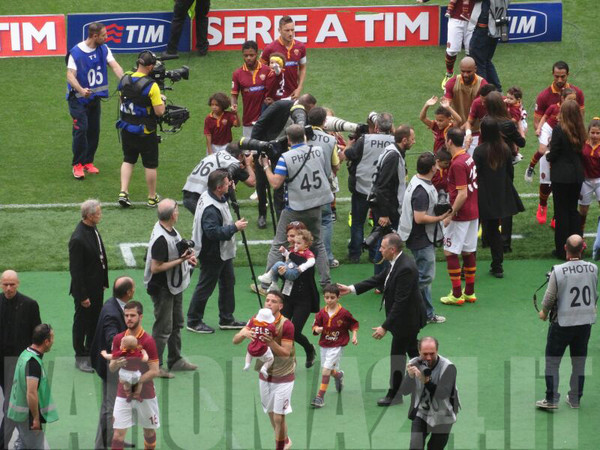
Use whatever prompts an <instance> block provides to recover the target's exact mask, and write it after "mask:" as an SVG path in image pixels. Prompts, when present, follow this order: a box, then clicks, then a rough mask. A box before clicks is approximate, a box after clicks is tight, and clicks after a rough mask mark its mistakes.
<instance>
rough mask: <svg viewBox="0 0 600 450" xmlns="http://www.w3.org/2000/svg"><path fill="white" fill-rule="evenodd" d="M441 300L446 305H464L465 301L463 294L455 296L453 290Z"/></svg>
mask: <svg viewBox="0 0 600 450" xmlns="http://www.w3.org/2000/svg"><path fill="white" fill-rule="evenodd" d="M440 302H442V303H443V304H444V305H462V304H463V303H464V302H465V299H464V298H463V296H462V295H461V296H460V297H455V296H454V295H452V292H450V293H449V294H448V295H447V296H446V297H442V298H440Z"/></svg>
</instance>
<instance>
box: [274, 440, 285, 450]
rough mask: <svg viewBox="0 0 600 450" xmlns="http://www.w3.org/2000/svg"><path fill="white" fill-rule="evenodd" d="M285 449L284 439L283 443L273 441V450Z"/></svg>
mask: <svg viewBox="0 0 600 450" xmlns="http://www.w3.org/2000/svg"><path fill="white" fill-rule="evenodd" d="M284 447H285V439H284V440H283V441H278V440H275V450H283V448H284Z"/></svg>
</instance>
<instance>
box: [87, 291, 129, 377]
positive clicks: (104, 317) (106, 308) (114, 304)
mask: <svg viewBox="0 0 600 450" xmlns="http://www.w3.org/2000/svg"><path fill="white" fill-rule="evenodd" d="M126 329H127V326H126V325H125V316H124V315H123V310H122V309H121V307H120V306H119V302H118V301H117V299H116V298H114V297H111V298H109V299H108V300H106V303H104V305H103V306H102V311H100V317H99V319H98V325H97V326H96V334H95V335H94V339H93V340H92V345H91V347H90V360H91V362H92V367H93V368H94V369H95V370H96V373H97V374H98V376H99V377H100V378H102V379H103V380H106V376H107V374H108V371H107V368H108V361H106V360H105V359H104V358H103V357H102V355H100V351H101V350H106V351H107V352H108V353H110V352H111V350H112V342H113V338H114V337H115V336H116V335H117V334H119V333H122V332H123V331H125V330H126Z"/></svg>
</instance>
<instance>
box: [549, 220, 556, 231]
mask: <svg viewBox="0 0 600 450" xmlns="http://www.w3.org/2000/svg"><path fill="white" fill-rule="evenodd" d="M550 228H552V229H553V230H556V219H555V218H554V217H553V218H552V220H551V221H550Z"/></svg>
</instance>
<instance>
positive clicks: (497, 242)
mask: <svg viewBox="0 0 600 450" xmlns="http://www.w3.org/2000/svg"><path fill="white" fill-rule="evenodd" d="M500 222H501V221H500V220H499V219H485V220H482V221H481V237H482V239H483V240H485V241H486V242H487V245H488V246H489V247H490V252H491V254H492V264H491V269H492V271H493V272H502V271H503V270H502V262H503V261H504V242H503V240H502V236H501V234H500V231H499V230H498V226H499V225H500ZM502 231H504V227H503V228H502Z"/></svg>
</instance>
